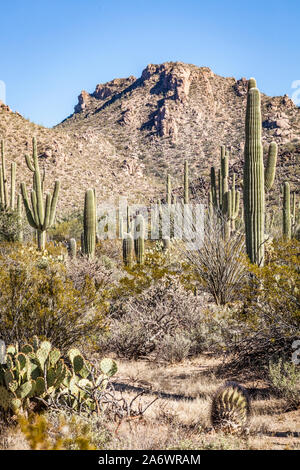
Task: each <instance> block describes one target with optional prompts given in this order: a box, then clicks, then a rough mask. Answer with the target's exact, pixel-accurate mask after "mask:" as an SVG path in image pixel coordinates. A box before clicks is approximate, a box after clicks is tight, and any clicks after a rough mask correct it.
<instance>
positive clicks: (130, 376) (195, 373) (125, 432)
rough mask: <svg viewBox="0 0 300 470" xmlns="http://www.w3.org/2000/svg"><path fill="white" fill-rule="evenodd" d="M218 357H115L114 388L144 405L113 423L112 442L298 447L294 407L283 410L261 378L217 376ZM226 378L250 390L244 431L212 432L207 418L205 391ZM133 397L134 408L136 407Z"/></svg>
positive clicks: (298, 418) (298, 415)
mask: <svg viewBox="0 0 300 470" xmlns="http://www.w3.org/2000/svg"><path fill="white" fill-rule="evenodd" d="M219 364H220V361H218V360H216V359H214V358H211V357H209V356H206V355H202V356H200V357H197V358H194V359H192V360H186V361H184V362H182V363H180V364H175V365H168V366H166V365H157V364H151V363H148V362H143V361H138V362H135V361H120V360H119V361H118V365H119V370H118V374H117V375H116V376H115V377H114V383H115V388H116V389H117V390H122V393H123V394H124V397H126V398H127V399H128V398H130V397H134V396H135V395H136V394H137V393H138V392H140V391H142V390H145V393H144V395H143V396H142V397H141V398H140V400H141V404H142V405H143V406H146V405H147V404H148V403H151V401H152V400H153V399H154V398H156V397H158V399H157V400H156V401H155V402H154V403H153V404H152V405H151V406H150V407H149V408H148V410H147V411H146V412H145V414H144V418H143V419H142V420H140V421H139V420H132V421H129V422H126V421H123V422H122V423H121V424H120V425H119V427H118V426H116V427H115V428H114V436H115V437H114V447H115V448H123V449H124V448H127V449H165V448H167V449H172V448H174V449H178V448H180V449H300V410H299V409H298V410H293V411H287V410H286V405H285V403H284V401H283V400H281V399H278V398H277V397H275V396H274V395H272V394H271V393H270V391H269V389H268V386H267V384H265V383H263V382H262V381H259V380H257V381H255V380H251V381H244V382H241V380H240V379H239V378H238V377H235V376H229V375H226V376H220V375H219V374H218V375H217V374H216V368H217V366H218V365H219ZM226 380H236V381H238V382H239V383H241V384H242V385H244V386H245V387H246V388H247V389H248V391H249V392H250V396H251V403H252V416H251V421H250V426H249V432H248V435H247V436H244V437H241V436H231V435H224V434H222V433H216V432H214V431H213V430H212V428H211V424H210V405H211V397H212V395H213V393H214V392H215V390H216V389H217V388H218V387H219V386H220V385H222V384H223V383H224V382H225V381H226ZM138 401H139V399H137V400H136V405H135V406H136V408H138Z"/></svg>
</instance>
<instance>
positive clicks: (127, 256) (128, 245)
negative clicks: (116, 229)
mask: <svg viewBox="0 0 300 470" xmlns="http://www.w3.org/2000/svg"><path fill="white" fill-rule="evenodd" d="M132 258H133V237H132V235H131V233H126V234H124V238H123V262H124V265H125V266H127V267H128V268H131V266H132Z"/></svg>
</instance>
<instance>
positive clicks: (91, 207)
mask: <svg viewBox="0 0 300 470" xmlns="http://www.w3.org/2000/svg"><path fill="white" fill-rule="evenodd" d="M95 218H96V209H95V191H94V190H93V189H88V190H87V191H86V192H85V199H84V211H83V245H84V246H83V252H84V253H85V254H87V255H88V257H89V258H93V257H94V256H95V245H96V221H95Z"/></svg>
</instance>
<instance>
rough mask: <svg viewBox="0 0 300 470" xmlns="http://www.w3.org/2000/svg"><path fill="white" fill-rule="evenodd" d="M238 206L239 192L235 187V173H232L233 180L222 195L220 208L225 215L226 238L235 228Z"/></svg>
mask: <svg viewBox="0 0 300 470" xmlns="http://www.w3.org/2000/svg"><path fill="white" fill-rule="evenodd" d="M239 206H240V192H239V191H236V189H235V174H234V175H233V182H232V188H231V190H229V191H227V192H226V193H225V194H224V196H223V204H222V210H223V214H224V217H225V221H224V224H225V227H224V234H225V239H226V240H227V239H228V238H229V236H230V233H231V230H232V231H234V230H235V220H236V218H237V216H238V213H239Z"/></svg>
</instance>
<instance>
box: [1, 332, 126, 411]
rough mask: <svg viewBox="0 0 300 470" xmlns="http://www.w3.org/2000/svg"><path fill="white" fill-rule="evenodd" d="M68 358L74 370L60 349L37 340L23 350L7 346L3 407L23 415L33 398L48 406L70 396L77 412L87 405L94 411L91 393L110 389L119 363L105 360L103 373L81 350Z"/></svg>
mask: <svg viewBox="0 0 300 470" xmlns="http://www.w3.org/2000/svg"><path fill="white" fill-rule="evenodd" d="M68 358H69V361H70V364H71V367H70V368H68V367H67V366H66V364H65V363H64V360H63V359H62V357H61V353H60V351H59V350H58V349H56V348H53V347H52V345H51V343H50V342H49V341H42V342H40V341H39V339H38V338H37V337H34V338H33V341H32V344H25V345H23V346H22V347H19V346H18V344H16V345H9V346H7V348H6V352H5V358H4V359H5V360H4V361H3V364H0V408H2V409H3V410H4V411H7V410H11V411H12V412H14V413H16V412H23V411H25V410H26V409H27V408H28V407H29V405H30V399H33V398H35V399H37V398H42V399H43V402H44V403H45V402H47V400H48V399H50V398H51V399H55V400H56V399H58V397H59V396H68V398H69V404H71V406H72V408H73V409H77V410H80V409H81V408H82V405H83V403H84V405H85V406H87V407H88V408H89V409H90V410H92V411H93V410H94V409H95V407H96V403H95V400H93V399H92V398H91V393H90V392H91V391H92V390H94V389H96V388H100V389H101V390H104V389H105V388H106V386H107V384H108V380H109V378H110V377H112V376H113V375H114V374H115V373H116V372H117V364H116V362H115V361H114V360H112V359H109V358H105V359H103V360H102V361H101V363H100V374H99V373H96V371H95V369H94V368H93V366H92V365H91V364H90V363H89V362H88V361H86V360H85V359H84V357H83V356H82V355H81V353H80V351H79V350H78V349H75V348H74V349H71V350H70V351H69V353H68Z"/></svg>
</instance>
